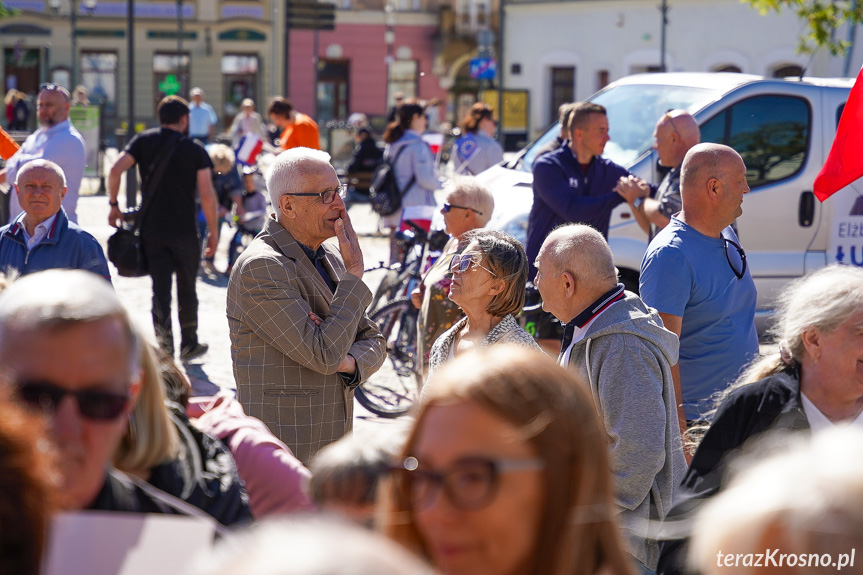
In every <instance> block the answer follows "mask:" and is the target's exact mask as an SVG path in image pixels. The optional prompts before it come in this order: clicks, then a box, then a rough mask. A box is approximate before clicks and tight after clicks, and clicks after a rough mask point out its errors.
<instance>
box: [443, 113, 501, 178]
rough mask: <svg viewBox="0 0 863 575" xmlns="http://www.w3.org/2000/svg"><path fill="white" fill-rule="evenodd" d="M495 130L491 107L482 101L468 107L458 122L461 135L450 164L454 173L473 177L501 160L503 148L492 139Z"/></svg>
mask: <svg viewBox="0 0 863 575" xmlns="http://www.w3.org/2000/svg"><path fill="white" fill-rule="evenodd" d="M496 129H497V122H495V121H494V111H493V110H492V109H491V108H489V107H488V106H487V105H486V104H484V103H482V102H477V103H476V104H474V105H473V106H471V107H470V111H469V112H468V113H467V115H466V116H465V117H464V119H463V120H462V122H461V131H462V136H461V138H459V139H458V140H456V142H455V146H454V148H455V153H454V154H453V156H452V161H453V168H454V169H455V173H456V174H465V175H468V176H473V175H476V174H478V173H480V172H484V171H485V170H487V169H488V168H490V167H492V166H494V165H496V164H499V163H501V162H502V161H503V147H502V146H501V145H500V144H499V143H498V142H497V140H495V139H494V132H495V130H496Z"/></svg>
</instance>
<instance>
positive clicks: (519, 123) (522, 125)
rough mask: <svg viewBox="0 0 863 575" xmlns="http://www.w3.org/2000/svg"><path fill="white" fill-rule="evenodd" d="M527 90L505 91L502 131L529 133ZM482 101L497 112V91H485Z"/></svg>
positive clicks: (499, 115)
mask: <svg viewBox="0 0 863 575" xmlns="http://www.w3.org/2000/svg"><path fill="white" fill-rule="evenodd" d="M527 97H528V93H527V90H504V91H503V113H502V114H499V113H498V114H495V115H496V116H498V117H499V118H501V124H500V129H501V130H503V131H504V133H507V132H527V104H528V102H527ZM480 100H481V101H482V102H485V103H486V104H487V105H488V106H489V107H491V108H494V109H495V110H497V106H498V97H497V90H483V92H482V94H481V95H480Z"/></svg>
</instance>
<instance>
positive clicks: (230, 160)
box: [210, 144, 237, 174]
mask: <svg viewBox="0 0 863 575" xmlns="http://www.w3.org/2000/svg"><path fill="white" fill-rule="evenodd" d="M210 159H211V160H212V161H213V168H214V170H215V171H216V172H217V173H219V174H225V173H227V172H228V170H231V169H232V168H233V167H234V162H236V161H237V158H236V156H235V155H234V151H233V150H231V148H229V147H228V146H226V145H225V144H213V145H212V146H210Z"/></svg>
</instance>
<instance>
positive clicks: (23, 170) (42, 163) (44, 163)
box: [15, 158, 66, 188]
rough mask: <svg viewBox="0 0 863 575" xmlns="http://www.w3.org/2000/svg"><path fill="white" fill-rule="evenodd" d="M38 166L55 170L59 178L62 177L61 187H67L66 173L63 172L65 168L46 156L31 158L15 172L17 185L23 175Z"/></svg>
mask: <svg viewBox="0 0 863 575" xmlns="http://www.w3.org/2000/svg"><path fill="white" fill-rule="evenodd" d="M36 168H44V169H46V170H48V171H51V172H54V174H56V176H57V177H58V178H60V184H61V187H63V188H65V187H66V174H65V173H64V172H63V168H61V167H60V166H58V165H57V164H55V163H54V162H52V161H51V160H46V159H44V158H38V159H35V160H30V161H29V162H27V163H26V164H24V165H23V166H21V167H20V168H19V169H18V172H17V173H16V174H15V185H16V186H17V185H18V182H20V181H21V175H22V174H26V173H27V172H29V171H30V170H35V169H36Z"/></svg>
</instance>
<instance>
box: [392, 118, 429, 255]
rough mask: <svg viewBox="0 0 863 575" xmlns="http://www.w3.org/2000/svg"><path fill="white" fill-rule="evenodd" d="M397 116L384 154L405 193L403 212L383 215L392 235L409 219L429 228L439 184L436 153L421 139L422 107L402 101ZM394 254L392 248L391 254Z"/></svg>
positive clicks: (422, 129) (422, 124) (402, 191)
mask: <svg viewBox="0 0 863 575" xmlns="http://www.w3.org/2000/svg"><path fill="white" fill-rule="evenodd" d="M396 116H397V117H396V121H395V122H393V123H391V124H390V125H389V126H387V129H386V132H384V142H386V143H387V148H386V150H385V151H384V157H385V158H386V159H387V160H388V161H389V162H391V163H392V164H393V171H394V172H395V176H396V184H397V185H398V188H399V191H400V192H401V194H402V209H401V211H398V212H396V213H394V214H391V215H389V216H383V217H382V218H381V223H382V224H383V225H384V227H387V228H390V231H391V234H390V237H392V232H394V231H395V230H396V229H404V228H407V227H408V226H407V225H406V224H405V223H404V222H405V221H406V220H410V221H412V222H414V223H415V224H417V225H418V226H420V227H422V228H424V229H425V230H426V231H428V230H429V228H430V227H431V220H432V217H433V216H434V212H435V208H436V207H437V201H436V200H435V197H434V191H435V190H436V189H438V188H439V187H440V181H439V180H438V177H437V175H436V173H435V160H434V156H433V155H432V152H431V149H430V148H429V146H428V144H426V143H425V142H424V141H423V139H422V134H423V132H425V128H426V121H427V120H426V117H425V111H424V110H423V107H422V106H420V105H419V104H403V105H402V106H401V107H400V108H399V110H398V113H397V114H396ZM394 255H395V253H394V252H393V250H391V251H390V257H391V258H392V257H393V256H394Z"/></svg>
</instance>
